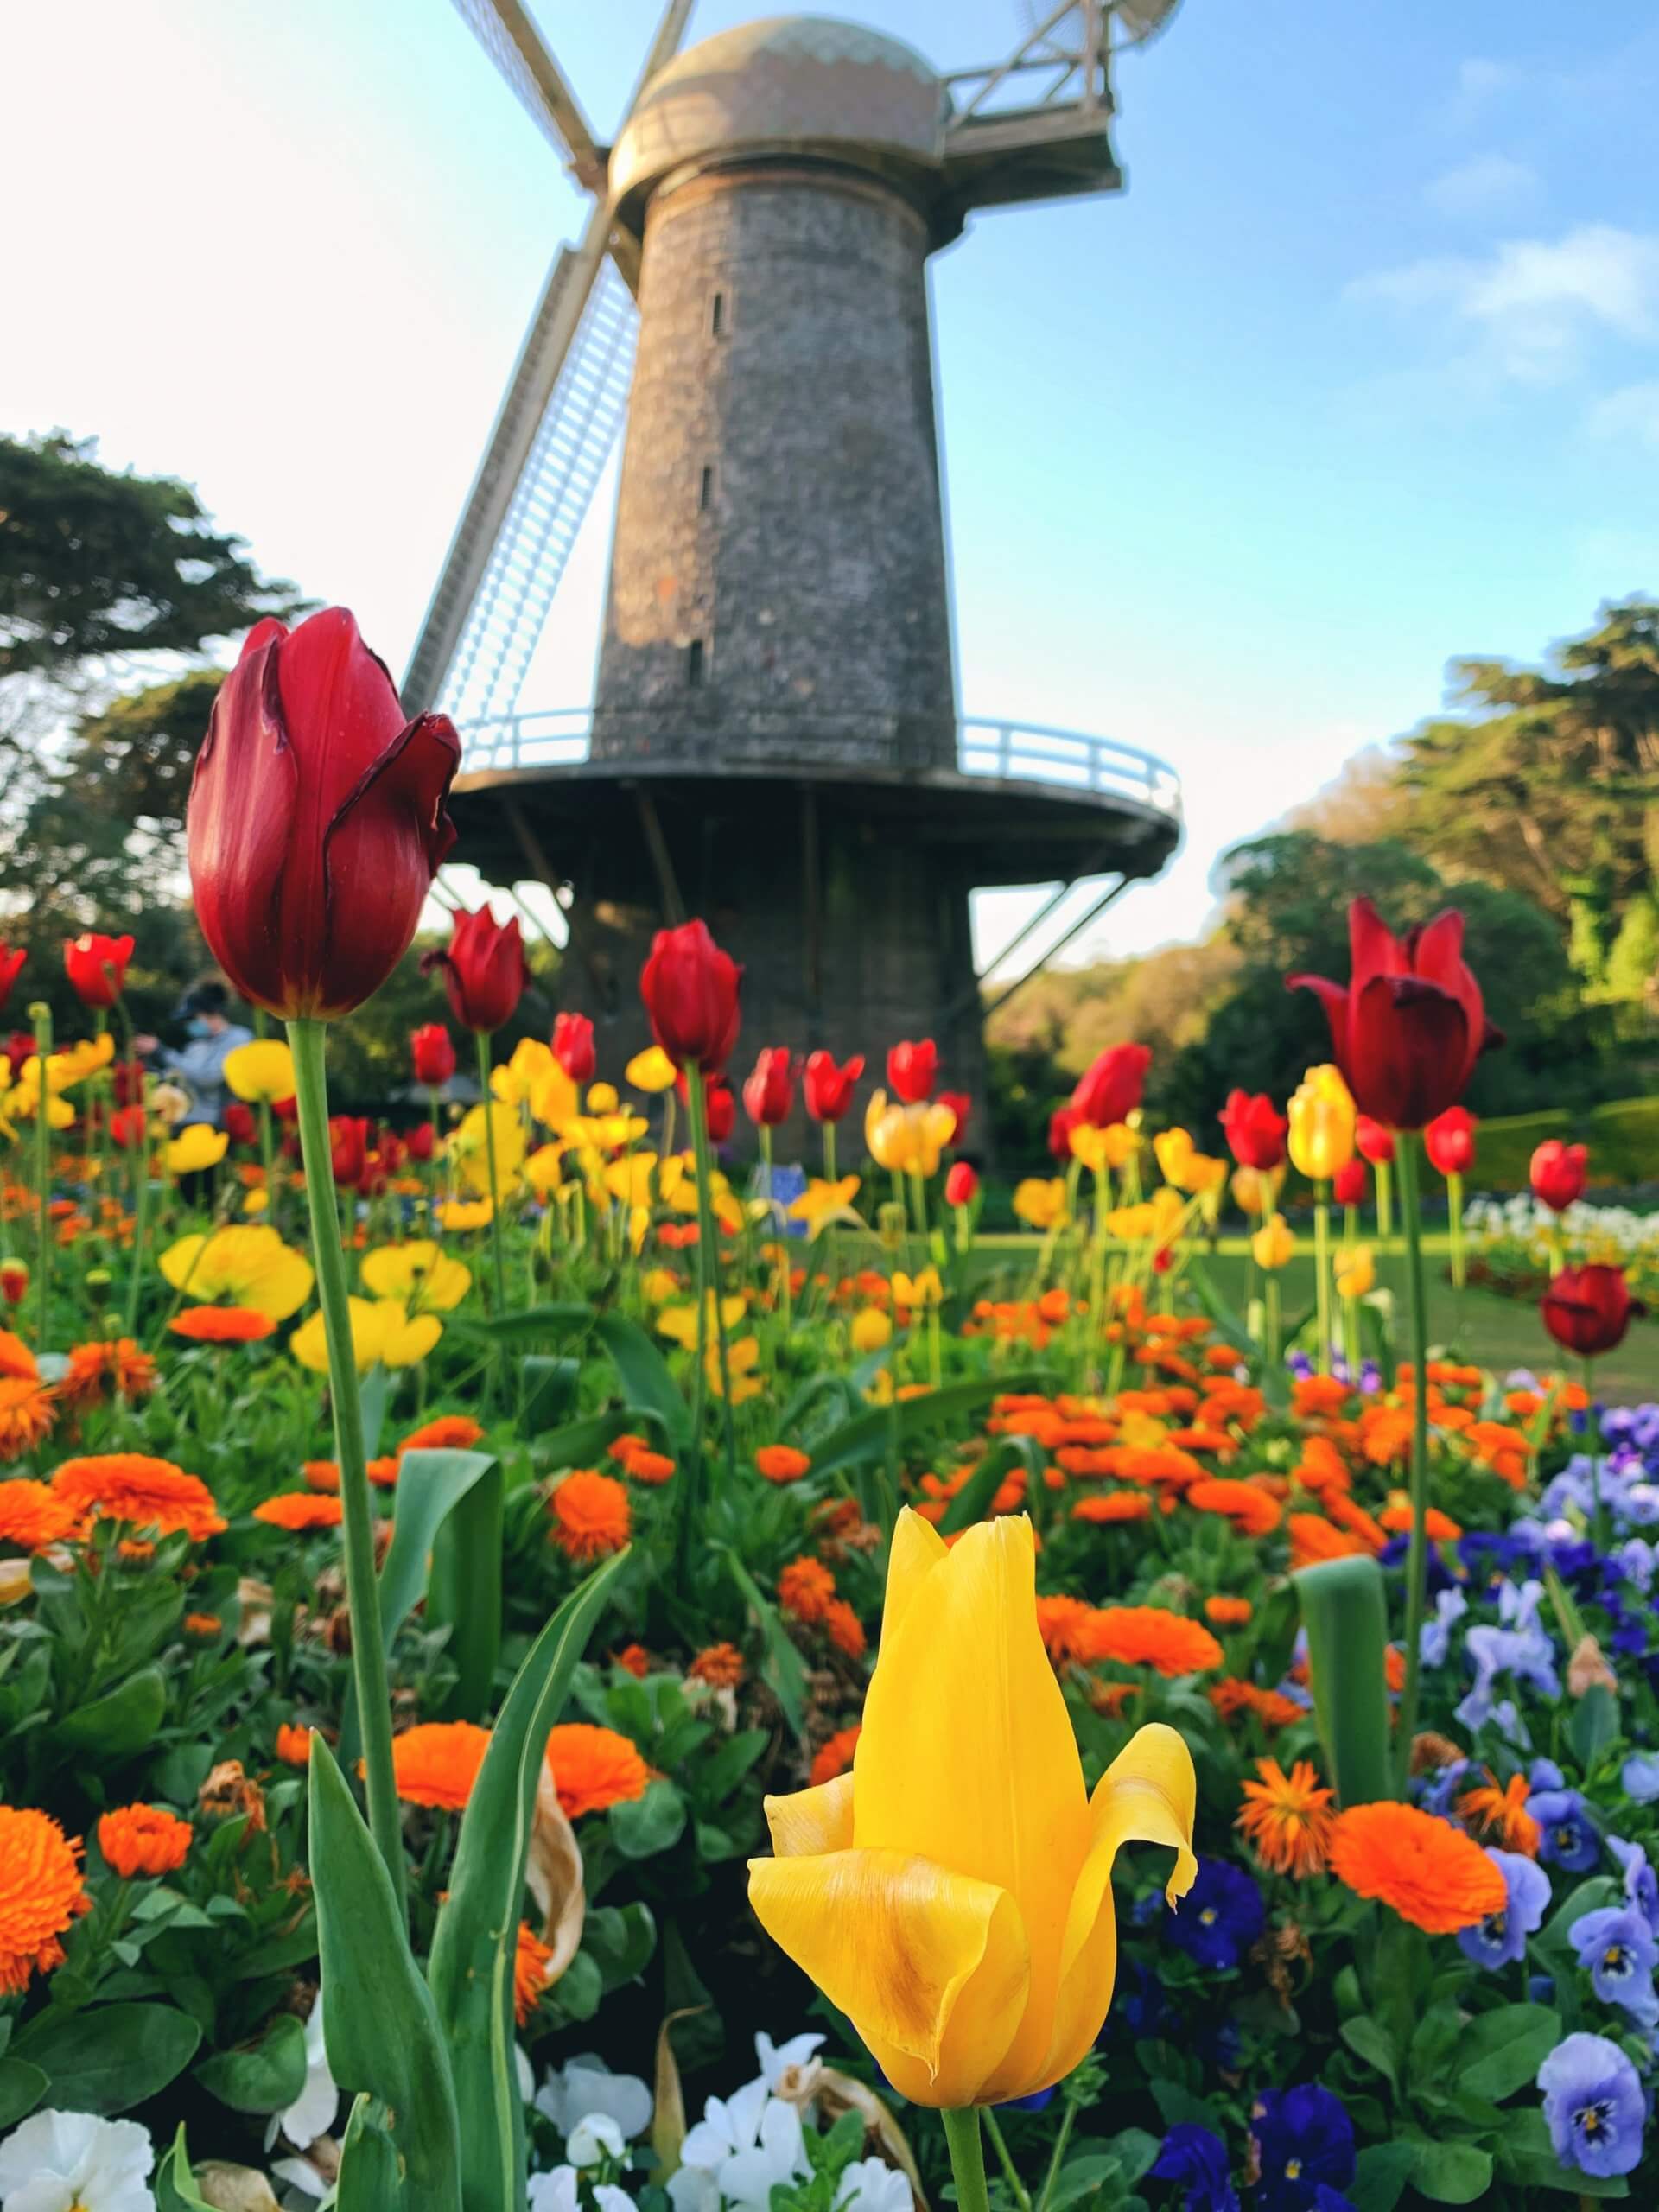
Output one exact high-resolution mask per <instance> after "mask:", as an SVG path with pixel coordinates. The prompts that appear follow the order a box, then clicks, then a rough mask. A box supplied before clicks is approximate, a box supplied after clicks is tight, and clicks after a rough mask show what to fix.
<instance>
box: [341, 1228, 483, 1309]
mask: <svg viewBox="0 0 1659 2212" xmlns="http://www.w3.org/2000/svg"><path fill="white" fill-rule="evenodd" d="M362 1277H363V1281H364V1285H365V1287H366V1288H367V1289H370V1290H372V1292H373V1293H374V1294H375V1296H376V1297H377V1298H400V1299H402V1300H403V1301H404V1305H405V1306H410V1308H411V1309H412V1310H413V1311H414V1312H416V1313H453V1312H454V1309H455V1307H456V1306H459V1305H460V1303H461V1300H462V1299H463V1298H465V1297H466V1295H467V1292H468V1291H469V1290H470V1289H471V1288H472V1287H473V1271H472V1269H471V1268H467V1267H464V1266H463V1265H462V1264H461V1262H460V1261H459V1260H452V1259H451V1258H450V1257H449V1255H448V1253H447V1252H445V1250H444V1249H443V1248H442V1245H440V1244H437V1243H434V1242H433V1240H432V1239H431V1238H430V1237H429V1236H423V1237H416V1238H415V1239H414V1240H413V1241H412V1242H410V1243H407V1244H383V1245H382V1246H381V1247H380V1249H379V1250H378V1251H377V1252H365V1254H364V1255H363V1267H362Z"/></svg>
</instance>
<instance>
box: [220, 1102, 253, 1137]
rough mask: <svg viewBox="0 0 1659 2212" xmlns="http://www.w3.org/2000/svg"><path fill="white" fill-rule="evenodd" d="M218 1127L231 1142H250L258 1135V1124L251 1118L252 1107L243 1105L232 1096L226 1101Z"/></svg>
mask: <svg viewBox="0 0 1659 2212" xmlns="http://www.w3.org/2000/svg"><path fill="white" fill-rule="evenodd" d="M219 1127H220V1128H222V1129H223V1130H224V1132H225V1134H226V1136H227V1137H229V1139H230V1141H231V1142H232V1144H251V1143H252V1142H253V1141H254V1138H255V1137H256V1136H257V1135H258V1124H257V1122H255V1120H254V1118H253V1109H252V1107H251V1106H245V1105H244V1104H243V1103H242V1101H241V1100H240V1099H239V1098H232V1099H231V1100H230V1101H229V1102H228V1103H227V1104H226V1108H225V1112H224V1115H223V1116H222V1118H221V1120H220V1122H219Z"/></svg>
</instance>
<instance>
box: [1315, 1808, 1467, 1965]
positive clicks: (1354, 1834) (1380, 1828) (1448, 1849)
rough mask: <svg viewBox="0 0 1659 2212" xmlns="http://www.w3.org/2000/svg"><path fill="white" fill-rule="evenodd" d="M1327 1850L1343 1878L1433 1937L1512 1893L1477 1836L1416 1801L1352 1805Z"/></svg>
mask: <svg viewBox="0 0 1659 2212" xmlns="http://www.w3.org/2000/svg"><path fill="white" fill-rule="evenodd" d="M1327 1856H1328V1859H1329V1864H1330V1867H1331V1872H1332V1873H1333V1874H1334V1875H1335V1876H1336V1877H1337V1878H1338V1881H1340V1882H1344V1883H1346V1885H1347V1886H1348V1887H1349V1888H1350V1889H1351V1890H1352V1891H1355V1893H1356V1894H1357V1896H1359V1897H1378V1898H1380V1899H1381V1900H1382V1902H1383V1904H1386V1905H1389V1906H1391V1907H1392V1908H1393V1910H1395V1912H1397V1913H1398V1914H1399V1915H1400V1917H1401V1918H1402V1920H1408V1921H1409V1922H1410V1923H1411V1924H1412V1926H1413V1927H1414V1928H1421V1929H1423V1930H1424V1931H1425V1933H1427V1935H1430V1936H1452V1935H1455V1934H1456V1932H1457V1930H1458V1929H1459V1928H1472V1927H1473V1925H1474V1923H1476V1921H1478V1920H1484V1919H1485V1917H1486V1916H1487V1915H1488V1914H1489V1913H1493V1912H1502V1911H1503V1909H1504V1906H1505V1904H1506V1903H1507V1901H1508V1897H1509V1892H1508V1891H1507V1889H1506V1888H1505V1886H1504V1882H1503V1873H1502V1872H1501V1871H1500V1869H1499V1868H1498V1867H1497V1866H1494V1865H1493V1863H1492V1861H1491V1859H1489V1858H1488V1857H1487V1856H1486V1853H1484V1851H1483V1850H1482V1849H1481V1847H1480V1846H1479V1845H1478V1843H1477V1842H1476V1841H1475V1840H1474V1838H1473V1837H1472V1836H1470V1835H1465V1834H1464V1832H1463V1830H1462V1829H1461V1828H1454V1827H1452V1826H1450V1824H1449V1823H1448V1822H1446V1821H1439V1820H1436V1819H1435V1817H1434V1815H1433V1814H1432V1813H1424V1812H1421V1811H1420V1810H1419V1809H1418V1808H1417V1807H1416V1806H1414V1805H1396V1804H1392V1803H1389V1802H1386V1801H1385V1802H1382V1803H1380V1804H1376V1805H1351V1806H1350V1807H1349V1808H1348V1809H1347V1811H1346V1812H1344V1813H1339V1814H1338V1815H1337V1820H1336V1825H1335V1827H1334V1828H1333V1829H1332V1835H1331V1843H1330V1848H1329V1852H1328V1854H1327Z"/></svg>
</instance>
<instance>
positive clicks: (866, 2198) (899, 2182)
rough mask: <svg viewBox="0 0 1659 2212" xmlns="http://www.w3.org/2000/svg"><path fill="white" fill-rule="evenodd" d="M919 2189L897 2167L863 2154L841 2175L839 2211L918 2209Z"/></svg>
mask: <svg viewBox="0 0 1659 2212" xmlns="http://www.w3.org/2000/svg"><path fill="white" fill-rule="evenodd" d="M915 2204H916V2196H915V2192H914V2191H913V2190H912V2188H911V2185H910V2183H908V2182H907V2181H906V2179H905V2177H904V2176H903V2174H901V2173H900V2172H899V2171H898V2169H897V2168H896V2167H894V2166H890V2165H888V2164H887V2163H886V2161H885V2160H884V2159H881V2158H861V2159H860V2160H859V2161H858V2163H857V2164H856V2165H851V2166H849V2167H848V2169H847V2171H846V2172H845V2173H844V2174H843V2175H842V2177H841V2193H840V2195H839V2196H837V2197H836V2212H915Z"/></svg>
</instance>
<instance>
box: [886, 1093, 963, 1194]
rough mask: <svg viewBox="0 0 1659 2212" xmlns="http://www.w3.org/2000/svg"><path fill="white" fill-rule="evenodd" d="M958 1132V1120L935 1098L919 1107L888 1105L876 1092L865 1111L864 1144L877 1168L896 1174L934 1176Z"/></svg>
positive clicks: (948, 1108)
mask: <svg viewBox="0 0 1659 2212" xmlns="http://www.w3.org/2000/svg"><path fill="white" fill-rule="evenodd" d="M956 1133H957V1117H956V1116H955V1114H953V1113H952V1111H951V1110H950V1107H948V1106H941V1105H940V1104H939V1103H938V1100H937V1099H935V1100H932V1101H930V1102H928V1103H925V1104H922V1105H917V1106H903V1105H899V1104H898V1103H893V1104H891V1105H890V1104H889V1103H888V1101H887V1092H886V1091H885V1090H878V1091H876V1092H875V1093H874V1096H872V1097H871V1100H870V1103H869V1104H868V1106H867V1107H866V1108H865V1109H864V1141H865V1143H866V1144H867V1145H868V1147H869V1150H870V1157H871V1159H872V1160H874V1161H875V1163H876V1165H877V1166H878V1167H886V1168H887V1169H889V1170H890V1171H891V1172H893V1173H895V1174H899V1175H911V1174H914V1175H924V1176H934V1175H937V1174H938V1172H939V1160H940V1159H941V1157H942V1155H943V1154H944V1147H946V1145H948V1144H949V1143H950V1140H951V1138H952V1137H953V1136H955V1135H956Z"/></svg>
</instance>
